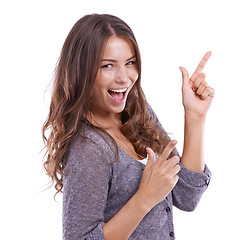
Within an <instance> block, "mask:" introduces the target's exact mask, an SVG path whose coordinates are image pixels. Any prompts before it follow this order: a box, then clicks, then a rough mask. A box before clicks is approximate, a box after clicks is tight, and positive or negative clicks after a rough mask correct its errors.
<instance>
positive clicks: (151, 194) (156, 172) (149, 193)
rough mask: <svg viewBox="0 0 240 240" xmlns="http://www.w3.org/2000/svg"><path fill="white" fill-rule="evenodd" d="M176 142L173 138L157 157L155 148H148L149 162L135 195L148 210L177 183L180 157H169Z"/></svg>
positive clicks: (161, 199) (162, 198)
mask: <svg viewBox="0 0 240 240" xmlns="http://www.w3.org/2000/svg"><path fill="white" fill-rule="evenodd" d="M176 143H177V141H176V140H172V141H171V142H170V143H169V144H168V145H167V146H166V148H165V149H164V150H163V151H162V153H161V155H160V156H159V157H158V158H157V159H156V156H155V153H154V152H153V150H152V149H151V148H147V153H148V162H147V165H146V167H145V169H144V171H143V175H142V180H141V183H140V186H139V189H138V191H137V193H136V194H135V196H136V197H138V198H139V199H140V202H141V203H142V205H143V206H144V207H146V208H147V209H148V211H150V210H151V209H152V208H153V207H154V206H155V205H156V204H158V203H160V202H161V201H163V200H164V199H165V198H166V197H167V195H168V194H169V193H170V192H171V191H172V189H173V188H174V186H175V185H176V184H177V181H178V178H179V177H178V175H177V174H178V172H179V171H180V166H179V165H178V162H179V161H180V159H179V157H177V156H174V157H172V158H170V159H168V157H169V155H170V153H171V152H172V150H173V148H174V147H175V145H176Z"/></svg>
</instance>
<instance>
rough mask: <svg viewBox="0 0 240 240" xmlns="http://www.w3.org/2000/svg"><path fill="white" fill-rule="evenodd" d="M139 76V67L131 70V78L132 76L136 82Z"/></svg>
mask: <svg viewBox="0 0 240 240" xmlns="http://www.w3.org/2000/svg"><path fill="white" fill-rule="evenodd" d="M138 77H139V75H138V70H137V69H133V70H132V71H131V76H130V78H131V79H132V81H133V82H134V83H135V82H136V81H137V80H138Z"/></svg>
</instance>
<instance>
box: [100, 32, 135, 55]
mask: <svg viewBox="0 0 240 240" xmlns="http://www.w3.org/2000/svg"><path fill="white" fill-rule="evenodd" d="M133 55H135V49H134V47H133V45H132V43H131V41H130V40H128V39H125V38H121V37H116V36H111V37H110V38H109V39H108V41H107V42H106V45H105V47H104V50H103V58H114V59H118V58H120V59H121V58H123V59H128V58H129V57H132V56H133Z"/></svg>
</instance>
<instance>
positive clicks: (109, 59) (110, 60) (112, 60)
mask: <svg viewBox="0 0 240 240" xmlns="http://www.w3.org/2000/svg"><path fill="white" fill-rule="evenodd" d="M135 57H136V55H133V56H132V57H130V58H128V59H127V60H126V62H127V61H129V60H131V59H133V58H135ZM102 61H106V62H117V60H115V59H111V58H104V59H103V60H102Z"/></svg>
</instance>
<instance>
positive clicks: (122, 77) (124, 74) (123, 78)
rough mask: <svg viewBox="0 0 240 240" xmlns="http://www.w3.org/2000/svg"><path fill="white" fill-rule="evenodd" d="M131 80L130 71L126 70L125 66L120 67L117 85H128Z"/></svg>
mask: <svg viewBox="0 0 240 240" xmlns="http://www.w3.org/2000/svg"><path fill="white" fill-rule="evenodd" d="M128 79H129V76H128V71H127V69H126V68H125V66H122V67H119V69H118V71H117V76H116V82H117V83H126V82H127V81H128Z"/></svg>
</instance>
